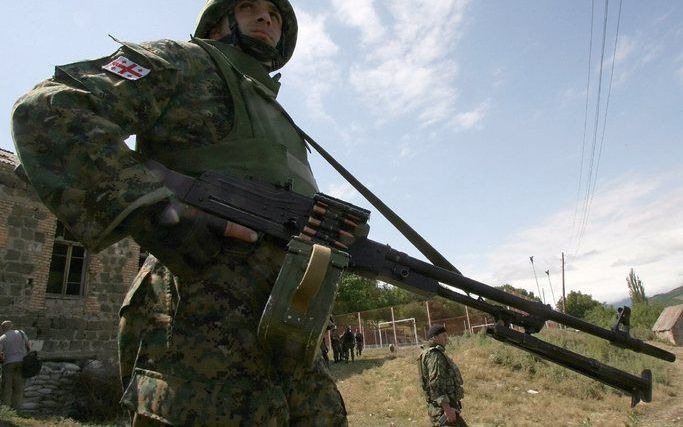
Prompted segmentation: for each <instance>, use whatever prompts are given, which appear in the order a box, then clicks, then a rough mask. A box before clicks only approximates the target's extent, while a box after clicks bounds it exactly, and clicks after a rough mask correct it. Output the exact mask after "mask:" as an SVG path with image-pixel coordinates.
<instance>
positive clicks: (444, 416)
mask: <svg viewBox="0 0 683 427" xmlns="http://www.w3.org/2000/svg"><path fill="white" fill-rule="evenodd" d="M427 338H428V339H429V345H427V347H426V348H425V349H424V350H423V351H422V353H421V354H420V357H419V358H418V369H419V373H420V383H421V386H422V390H423V391H424V394H425V399H426V400H427V413H428V414H429V417H430V419H431V420H432V425H433V426H443V425H447V426H461V427H465V426H467V423H466V422H465V420H464V419H463V418H462V416H461V415H460V412H461V410H462V405H461V403H460V401H461V400H462V398H463V396H464V390H463V387H462V385H463V381H462V375H460V369H458V367H457V365H456V364H455V363H454V362H453V360H452V359H451V358H450V357H448V356H447V355H446V351H445V348H444V347H445V345H446V344H447V343H448V334H447V333H446V328H445V327H444V325H432V327H431V328H429V331H428V332H427Z"/></svg>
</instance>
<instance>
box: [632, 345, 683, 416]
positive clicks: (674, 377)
mask: <svg viewBox="0 0 683 427" xmlns="http://www.w3.org/2000/svg"><path fill="white" fill-rule="evenodd" d="M656 345H657V346H660V347H661V346H662V345H661V344H660V343H657V344H656ZM666 350H668V351H670V352H672V353H675V354H676V361H675V362H674V363H673V365H672V369H671V373H670V374H671V381H670V384H669V385H668V386H666V387H662V386H660V387H659V388H660V390H657V388H658V387H657V385H655V392H654V396H653V398H652V402H651V403H647V404H642V403H640V404H638V406H639V407H638V408H637V410H636V411H634V420H633V421H634V423H633V424H634V425H636V426H643V427H645V426H657V427H660V426H667V427H668V426H679V427H680V426H683V388H681V384H683V347H668V348H666ZM641 405H642V407H641Z"/></svg>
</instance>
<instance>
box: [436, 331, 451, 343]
mask: <svg viewBox="0 0 683 427" xmlns="http://www.w3.org/2000/svg"><path fill="white" fill-rule="evenodd" d="M434 342H436V343H437V344H439V345H442V346H445V345H446V344H448V334H447V333H445V332H441V333H440V334H439V335H437V336H435V337H434Z"/></svg>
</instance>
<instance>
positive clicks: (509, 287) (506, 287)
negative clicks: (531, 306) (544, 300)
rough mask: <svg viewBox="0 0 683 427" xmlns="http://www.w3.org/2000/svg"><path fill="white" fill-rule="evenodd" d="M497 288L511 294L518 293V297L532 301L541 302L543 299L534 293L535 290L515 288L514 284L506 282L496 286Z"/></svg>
mask: <svg viewBox="0 0 683 427" xmlns="http://www.w3.org/2000/svg"><path fill="white" fill-rule="evenodd" d="M496 288H498V289H500V290H502V291H505V292H507V293H509V294H513V295H516V296H518V297H522V298H525V299H528V300H531V301H538V302H541V299H540V298H539V297H537V296H536V295H534V293H533V292H531V291H527V290H526V289H522V288H515V287H514V286H512V285H510V284H508V283H506V284H504V285H502V286H496Z"/></svg>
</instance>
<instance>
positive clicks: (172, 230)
mask: <svg viewBox="0 0 683 427" xmlns="http://www.w3.org/2000/svg"><path fill="white" fill-rule="evenodd" d="M129 230H130V233H131V235H132V236H133V238H134V239H135V241H136V242H137V243H138V244H139V245H140V246H142V247H144V248H145V249H147V250H148V251H149V252H150V253H152V254H154V255H155V256H156V257H157V258H158V259H159V261H161V262H162V263H163V264H164V265H166V266H167V267H169V268H170V269H171V271H173V272H174V273H175V274H177V275H184V274H192V273H193V272H195V271H196V270H197V269H201V268H203V267H205V266H207V265H209V264H210V263H211V262H212V261H213V260H214V259H215V258H216V257H217V256H218V255H219V254H220V253H221V252H222V251H223V249H224V248H232V247H233V246H235V245H245V244H249V243H253V242H255V241H256V240H257V239H258V235H257V233H256V232H255V231H254V230H252V229H250V228H247V227H244V226H241V225H239V224H234V223H229V222H228V221H225V220H223V219H220V218H218V217H215V216H213V215H209V214H207V213H206V212H203V211H201V210H198V209H194V208H192V207H191V206H189V205H187V204H185V203H182V202H180V201H179V200H178V199H175V198H173V199H171V200H168V201H165V202H161V203H158V204H157V205H155V206H152V207H150V208H149V209H147V210H145V211H141V212H139V213H138V214H137V215H136V216H135V217H134V219H132V221H131V224H130V228H129Z"/></svg>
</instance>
